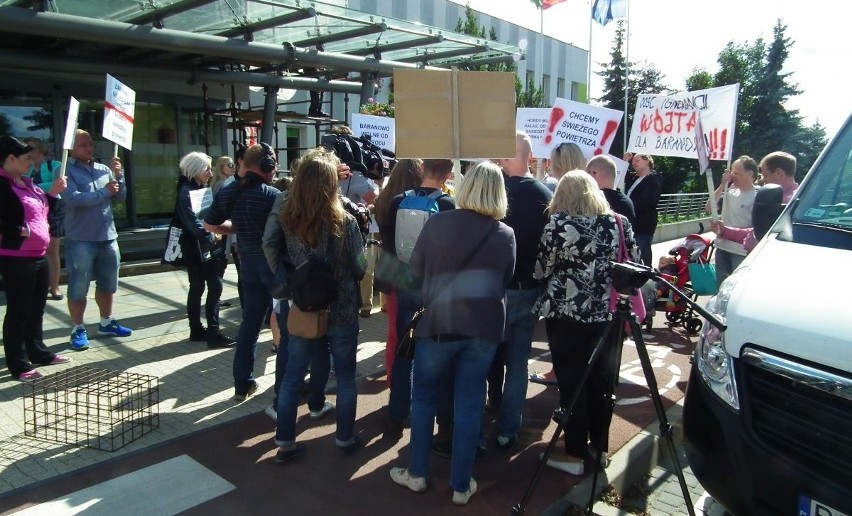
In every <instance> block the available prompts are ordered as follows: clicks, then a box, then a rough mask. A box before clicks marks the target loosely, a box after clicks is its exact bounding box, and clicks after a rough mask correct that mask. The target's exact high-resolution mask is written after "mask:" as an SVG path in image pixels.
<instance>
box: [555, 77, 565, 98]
mask: <svg viewBox="0 0 852 516" xmlns="http://www.w3.org/2000/svg"><path fill="white" fill-rule="evenodd" d="M556 96H557V97H559V98H560V99H564V98H565V79H556Z"/></svg>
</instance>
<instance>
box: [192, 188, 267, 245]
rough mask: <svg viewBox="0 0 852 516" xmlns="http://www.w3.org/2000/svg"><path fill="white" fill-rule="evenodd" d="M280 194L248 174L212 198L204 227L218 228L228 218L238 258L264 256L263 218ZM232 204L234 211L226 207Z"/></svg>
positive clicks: (264, 222)
mask: <svg viewBox="0 0 852 516" xmlns="http://www.w3.org/2000/svg"><path fill="white" fill-rule="evenodd" d="M279 193H280V192H279V191H278V190H277V189H276V188H273V187H271V186H269V185H267V184H265V183H263V182H261V179H260V178H259V177H257V176H256V175H255V174H248V175H247V177H246V178H245V179H243V180H241V181H239V182H233V183H231V184H229V185H225V186H223V187H222V189H221V190H219V193H218V194H217V195H216V197H215V198H214V199H213V205H212V206H210V210H209V211H208V212H207V215H206V216H205V217H204V222H206V223H207V224H210V225H213V226H218V225H219V224H222V223H223V222H225V221H226V220H228V219H231V225H232V228H231V232H232V233H235V234H236V235H237V240H238V241H239V246H240V254H241V255H255V254H256V255H263V248H262V240H263V229H264V228H265V227H266V217H267V215H269V211H270V210H271V209H272V204H273V203H274V202H275V198H276V197H277V196H278V194H279ZM237 196H239V197H238V198H237V200H236V202H233V209H232V210H231V211H230V213H229V212H228V208H229V207H230V206H231V204H232V200H233V199H234V197H237Z"/></svg>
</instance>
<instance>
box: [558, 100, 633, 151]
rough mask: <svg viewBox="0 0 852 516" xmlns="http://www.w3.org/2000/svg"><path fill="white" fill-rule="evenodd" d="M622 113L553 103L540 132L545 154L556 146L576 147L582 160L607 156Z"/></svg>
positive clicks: (585, 106)
mask: <svg viewBox="0 0 852 516" xmlns="http://www.w3.org/2000/svg"><path fill="white" fill-rule="evenodd" d="M623 114H624V113H623V112H622V111H618V110H616V109H609V108H605V107H600V106H591V105H589V104H583V103H582V102H575V101H573V100H567V99H556V102H554V103H553V108H552V109H551V111H550V118H549V119H548V121H547V127H546V129H545V132H544V139H543V145H544V147H545V148H547V149H548V152H549V151H550V150H551V149H553V148H554V147H557V146H558V145H559V144H560V143H564V142H570V143H574V144H576V145H577V146H578V147H580V149H581V150H582V151H583V156H585V157H586V159H588V158H591V157H592V156H597V155H598V154H607V153H608V152H609V147H610V145H612V140H613V138H614V137H615V131H617V130H618V124H620V123H621V117H622V115H623Z"/></svg>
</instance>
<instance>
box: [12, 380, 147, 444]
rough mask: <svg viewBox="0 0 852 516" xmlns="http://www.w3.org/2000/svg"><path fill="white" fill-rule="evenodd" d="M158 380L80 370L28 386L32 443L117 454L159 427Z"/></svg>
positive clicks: (26, 408)
mask: <svg viewBox="0 0 852 516" xmlns="http://www.w3.org/2000/svg"><path fill="white" fill-rule="evenodd" d="M159 401H160V391H159V379H158V378H157V377H156V376H147V375H142V374H136V373H126V372H124V373H123V372H117V371H108V370H105V369H96V368H92V367H87V366H77V367H73V368H71V369H68V370H65V371H62V372H59V373H56V374H51V375H50V376H45V377H43V378H39V379H38V380H34V381H32V382H27V383H25V384H24V434H25V435H27V436H28V437H34V438H37V439H43V440H47V441H54V442H60V443H66V444H74V445H78V446H86V447H89V448H96V449H98V450H104V451H115V450H117V449H119V448H121V447H123V446H125V445H127V444H129V443H131V442H133V441H134V440H136V439H138V438H139V437H142V436H143V435H145V434H147V433H148V432H150V431H152V430H154V429H155V428H158V427H159V426H160V414H159V408H158V407H159Z"/></svg>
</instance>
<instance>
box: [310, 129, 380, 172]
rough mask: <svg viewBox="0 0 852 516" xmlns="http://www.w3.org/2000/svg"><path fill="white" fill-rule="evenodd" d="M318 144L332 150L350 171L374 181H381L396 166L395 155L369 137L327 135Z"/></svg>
mask: <svg viewBox="0 0 852 516" xmlns="http://www.w3.org/2000/svg"><path fill="white" fill-rule="evenodd" d="M320 144H321V145H323V146H324V147H326V148H328V149H330V150H332V151H333V152H334V153H335V154H336V155H337V157H338V158H340V161H342V162H343V163H345V164H346V165H348V166H349V168H350V169H352V170H357V171H358V172H361V174H363V175H364V176H365V177H368V178H370V179H372V180H374V181H382V180H383V179H384V178H385V177H387V176H388V175H389V174H390V169H391V168H393V165H394V164H396V155H395V154H394V153H393V152H391V151H389V150H387V149H383V148H381V147H379V146H378V145H375V144H374V143H373V142H372V140H371V139H370V137H369V136H352V135H348V134H327V135H325V136H323V137H322V139H321V140H320ZM383 156H384V158H383ZM385 163H387V166H385Z"/></svg>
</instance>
